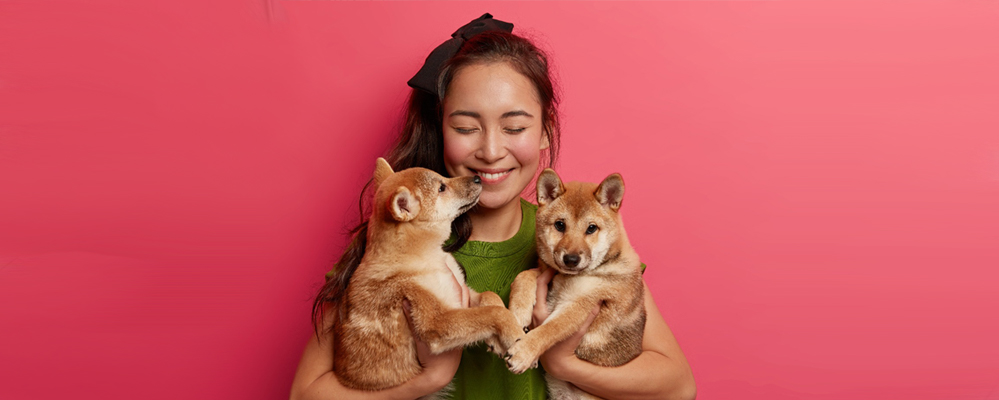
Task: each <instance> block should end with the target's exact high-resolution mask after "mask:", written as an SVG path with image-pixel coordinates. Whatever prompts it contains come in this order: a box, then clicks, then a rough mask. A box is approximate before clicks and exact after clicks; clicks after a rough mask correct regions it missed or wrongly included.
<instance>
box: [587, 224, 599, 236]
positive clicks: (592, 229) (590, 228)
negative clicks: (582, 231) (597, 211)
mask: <svg viewBox="0 0 999 400" xmlns="http://www.w3.org/2000/svg"><path fill="white" fill-rule="evenodd" d="M596 231H597V226H596V225H593V224H590V226H587V227H586V234H587V235H592V234H593V232H596Z"/></svg>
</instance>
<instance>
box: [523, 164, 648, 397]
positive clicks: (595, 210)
mask: <svg viewBox="0 0 999 400" xmlns="http://www.w3.org/2000/svg"><path fill="white" fill-rule="evenodd" d="M623 197H624V181H623V180H622V179H621V175H618V174H612V175H610V176H608V177H607V178H606V179H604V180H603V182H601V183H600V185H599V186H598V185H596V184H592V183H581V182H569V183H566V184H562V180H561V179H559V176H558V174H556V173H555V171H552V170H551V169H546V170H545V171H544V172H542V173H541V176H540V177H538V214H537V242H538V256H539V258H540V259H541V260H540V263H542V264H544V265H546V266H549V267H554V268H555V269H556V270H558V272H559V273H558V274H557V275H555V276H554V277H553V278H552V286H551V289H550V290H549V292H548V310H549V311H551V314H550V315H549V316H548V318H547V319H546V320H545V322H544V323H542V324H541V326H538V327H537V328H534V329H533V330H531V331H530V332H529V333H528V334H527V336H526V337H525V338H524V339H523V340H521V341H519V342H517V343H515V344H514V345H513V347H511V348H510V350H509V351H508V352H507V366H508V367H509V368H510V371H513V372H515V373H518V374H519V373H521V372H524V371H525V370H527V369H528V368H530V367H532V366H536V365H537V362H538V357H540V356H541V354H542V353H544V352H545V351H547V350H548V349H549V348H550V347H552V346H553V345H555V344H556V343H558V342H560V341H562V340H565V339H566V338H568V337H570V336H572V335H573V334H574V333H576V332H577V331H578V330H579V328H580V327H581V326H582V325H583V323H584V322H585V321H586V319H587V318H588V317H589V315H590V312H591V311H592V310H593V309H594V308H595V307H596V306H597V305H599V304H603V306H602V307H601V308H600V313H599V314H597V317H596V319H594V320H593V323H592V324H591V325H590V327H589V330H588V331H587V332H586V334H585V335H584V336H583V339H582V342H580V344H579V347H577V348H576V356H577V357H579V358H580V359H583V360H586V361H589V362H591V363H594V364H597V365H602V366H609V367H610V366H618V365H621V364H624V363H627V362H628V361H631V360H632V359H634V358H635V357H637V356H638V355H639V354H640V353H641V352H642V332H643V331H644V329H645V306H644V303H643V299H644V285H643V284H642V270H641V263H640V262H639V259H638V254H637V253H635V250H634V249H632V247H631V245H630V244H629V243H628V237H627V236H626V235H625V233H624V226H623V225H622V224H621V215H620V214H619V213H618V210H619V208H620V207H621V200H622V199H623ZM537 275H538V273H537V271H536V270H528V271H524V272H522V273H521V274H520V275H518V276H517V278H516V280H515V281H514V284H513V288H512V293H511V295H510V309H511V311H513V312H514V315H516V316H517V319H518V321H521V323H526V322H525V321H527V322H529V321H530V318H531V309H532V308H533V307H534V303H535V301H536V293H535V286H536V285H535V281H536V279H537ZM546 379H547V380H548V390H549V394H550V395H551V397H552V398H553V399H596V398H597V397H594V396H593V395H590V394H588V393H586V392H584V391H582V390H579V389H578V388H576V387H575V386H572V385H571V384H569V383H566V382H563V381H560V380H557V379H554V378H552V377H550V376H546Z"/></svg>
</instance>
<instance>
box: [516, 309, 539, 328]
mask: <svg viewBox="0 0 999 400" xmlns="http://www.w3.org/2000/svg"><path fill="white" fill-rule="evenodd" d="M533 310H534V305H533V304H531V307H530V308H526V307H525V308H522V309H518V310H513V317H514V318H516V319H517V325H519V326H521V327H522V328H523V329H524V332H527V331H528V328H527V327H528V326H531V318H532V312H533Z"/></svg>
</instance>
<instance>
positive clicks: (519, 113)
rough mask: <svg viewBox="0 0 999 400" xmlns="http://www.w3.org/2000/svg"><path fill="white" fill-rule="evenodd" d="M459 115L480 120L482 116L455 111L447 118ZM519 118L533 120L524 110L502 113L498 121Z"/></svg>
mask: <svg viewBox="0 0 999 400" xmlns="http://www.w3.org/2000/svg"><path fill="white" fill-rule="evenodd" d="M459 115H462V116H466V117H472V118H482V115H480V114H479V113H477V112H475V111H467V110H455V111H454V112H452V113H451V114H449V115H448V117H455V116H459ZM520 116H523V117H529V118H534V116H533V115H531V114H530V113H528V112H527V111H524V110H514V111H507V112H505V113H503V115H501V116H500V119H503V118H510V117H520Z"/></svg>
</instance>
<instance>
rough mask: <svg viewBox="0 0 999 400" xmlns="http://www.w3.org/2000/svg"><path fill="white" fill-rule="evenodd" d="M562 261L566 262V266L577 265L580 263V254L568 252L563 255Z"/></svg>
mask: <svg viewBox="0 0 999 400" xmlns="http://www.w3.org/2000/svg"><path fill="white" fill-rule="evenodd" d="M562 263H563V264H565V266H566V267H575V266H576V265H577V264H579V256H578V255H576V254H566V255H564V256H562Z"/></svg>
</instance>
